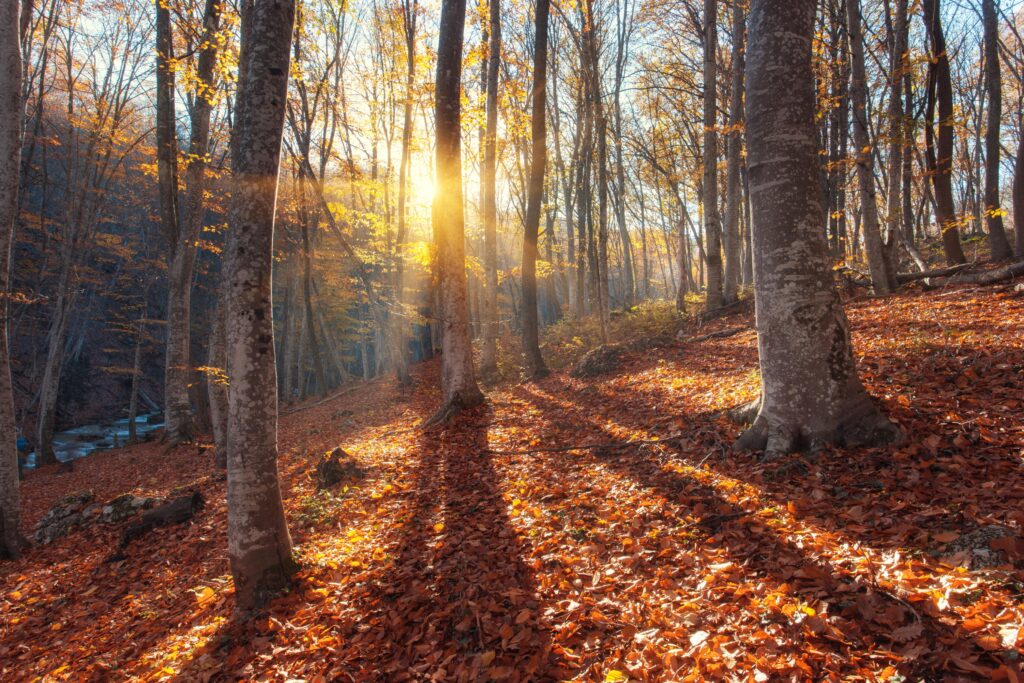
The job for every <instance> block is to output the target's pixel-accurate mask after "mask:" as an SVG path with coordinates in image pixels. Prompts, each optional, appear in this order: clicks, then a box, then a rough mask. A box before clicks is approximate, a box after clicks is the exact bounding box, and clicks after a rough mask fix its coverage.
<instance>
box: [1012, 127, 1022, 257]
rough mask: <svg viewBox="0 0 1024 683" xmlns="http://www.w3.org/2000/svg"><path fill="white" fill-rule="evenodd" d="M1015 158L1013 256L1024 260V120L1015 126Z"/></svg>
mask: <svg viewBox="0 0 1024 683" xmlns="http://www.w3.org/2000/svg"><path fill="white" fill-rule="evenodd" d="M1017 137H1018V139H1019V142H1018V143H1017V158H1016V159H1015V160H1014V163H1013V232H1014V235H1015V236H1016V243H1015V244H1014V255H1015V256H1016V257H1017V258H1019V259H1020V258H1024V120H1022V121H1021V123H1019V124H1018V126H1017Z"/></svg>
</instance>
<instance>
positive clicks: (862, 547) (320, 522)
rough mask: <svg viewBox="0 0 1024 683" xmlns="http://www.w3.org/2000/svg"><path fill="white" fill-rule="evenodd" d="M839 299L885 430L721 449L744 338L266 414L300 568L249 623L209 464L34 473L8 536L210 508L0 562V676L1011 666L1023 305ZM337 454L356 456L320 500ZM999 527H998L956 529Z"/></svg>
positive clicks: (1013, 299) (1020, 590)
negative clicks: (860, 436)
mask: <svg viewBox="0 0 1024 683" xmlns="http://www.w3.org/2000/svg"><path fill="white" fill-rule="evenodd" d="M849 312H850V318H851V321H852V325H853V334H854V344H855V348H856V349H858V352H859V354H860V356H859V358H858V362H859V368H860V370H861V373H862V375H863V377H864V380H865V382H866V384H867V386H868V388H869V391H870V392H871V394H872V395H874V396H877V397H879V399H880V400H881V401H882V402H883V403H884V407H885V409H886V410H887V412H888V413H889V414H890V415H891V416H892V417H893V419H895V420H896V421H897V422H898V423H899V424H900V425H901V426H902V427H903V428H904V429H905V430H906V432H907V435H908V438H907V440H906V441H905V442H904V443H902V444H900V445H895V446H889V447H886V448H876V449H861V450H834V449H831V448H829V449H826V450H824V451H822V452H819V453H814V454H806V453H805V454H802V455H792V456H786V457H783V458H781V459H778V460H774V461H770V462H762V461H760V460H758V459H757V458H756V457H755V456H754V455H753V454H747V453H734V452H732V451H731V450H730V448H729V445H730V444H731V442H732V440H733V439H734V438H735V436H736V434H737V433H738V431H739V430H740V427H739V426H738V425H736V424H734V423H733V422H731V421H730V420H729V418H728V417H727V416H725V415H724V414H723V410H724V409H726V408H730V407H732V406H734V405H737V404H739V403H741V402H743V401H746V400H749V399H750V398H752V397H753V396H754V395H755V393H756V392H757V390H758V381H757V371H756V368H757V355H756V346H755V335H754V332H753V330H752V329H749V328H747V329H745V330H744V331H741V332H739V333H737V334H734V335H731V336H728V337H722V338H712V339H707V340H705V341H702V342H698V343H684V342H665V343H664V344H663V345H662V346H660V347H658V348H655V349H653V350H646V351H635V352H626V354H625V356H624V358H623V365H622V367H621V368H620V369H618V370H616V371H613V372H612V373H610V374H606V375H602V376H598V377H596V378H592V379H585V380H577V379H572V378H570V377H569V375H568V374H567V373H565V372H563V371H560V372H557V373H555V374H553V375H552V376H551V377H550V378H548V379H546V380H543V381H541V382H538V383H530V384H506V385H502V386H498V387H495V388H492V390H491V392H490V395H489V399H490V400H489V404H488V405H487V406H486V407H483V408H478V409H474V410H473V411H469V412H467V413H464V414H462V415H461V416H459V417H458V418H456V419H455V420H454V421H453V422H451V423H450V424H449V425H448V426H445V427H434V428H429V429H423V428H420V427H418V426H417V425H418V423H419V422H420V421H421V420H422V418H424V417H426V416H428V415H429V414H430V412H431V411H432V410H433V408H435V407H436V405H437V400H438V397H437V396H436V395H435V387H436V385H437V382H436V374H437V366H436V361H435V362H431V363H427V364H421V365H419V366H415V367H414V368H413V374H414V377H415V379H416V386H417V389H416V391H415V392H414V393H412V394H411V395H410V394H409V392H407V391H404V390H402V391H400V390H399V389H398V388H396V387H395V386H394V383H393V381H390V380H388V379H380V380H376V381H373V382H370V383H366V384H364V385H360V386H358V388H356V389H350V390H348V391H343V392H342V393H340V394H338V395H336V396H335V397H334V398H331V399H329V400H327V401H322V402H319V403H313V404H309V405H307V406H306V407H304V408H301V409H299V410H297V411H295V412H293V413H291V414H288V415H286V416H283V417H282V420H281V434H280V446H281V448H280V450H281V459H282V462H281V468H282V486H283V489H284V496H285V501H286V503H285V504H286V508H287V511H288V516H289V520H290V524H291V527H292V529H293V532H294V536H295V542H296V545H297V549H298V554H299V557H300V560H301V563H302V571H301V573H300V574H299V578H298V581H297V583H296V585H295V587H294V588H293V590H291V591H290V592H289V593H288V594H286V595H284V596H282V597H280V598H278V599H277V600H275V601H274V602H273V603H271V605H270V606H269V608H268V610H267V611H266V612H265V613H264V614H262V615H261V616H260V617H259V618H257V619H256V620H254V621H253V622H250V623H247V624H245V625H238V624H236V622H234V621H233V620H232V618H231V609H232V602H233V600H232V598H231V593H232V585H231V581H230V578H229V576H230V575H229V574H228V573H227V561H226V539H225V536H224V534H225V531H224V529H225V524H224V519H225V507H224V495H225V482H224V477H223V475H222V474H221V473H220V472H219V471H218V470H216V469H215V468H214V466H213V464H212V460H211V458H210V457H209V455H208V453H206V452H204V451H202V450H201V449H197V448H196V447H192V446H181V447H178V448H177V449H176V450H174V451H173V452H170V453H167V454H164V453H162V451H161V449H162V447H161V446H159V445H157V444H143V445H139V446H135V447H132V448H128V449H123V450H120V451H113V452H109V453H101V454H96V455H93V456H90V457H89V458H87V459H85V460H81V461H79V462H78V463H76V466H75V469H74V471H73V472H71V473H64V474H62V473H59V472H58V471H57V470H55V469H44V470H42V471H39V472H33V473H30V474H28V475H27V477H26V479H25V481H24V482H23V491H24V495H23V500H24V511H23V518H24V520H25V525H26V529H25V531H26V533H27V532H28V531H29V530H30V528H31V526H32V525H33V524H34V523H35V522H36V521H37V520H38V519H39V518H40V517H41V516H42V515H43V514H44V513H45V511H46V510H47V509H48V508H49V507H50V506H52V505H53V504H54V503H55V502H56V501H57V500H58V499H59V498H60V497H62V496H63V495H65V494H67V493H70V492H75V491H80V490H83V489H89V490H92V491H93V492H94V494H95V495H96V498H97V500H108V499H111V498H113V497H115V496H117V495H119V494H122V493H125V492H132V493H136V494H138V495H146V496H149V495H153V496H168V495H169V494H170V493H171V492H172V491H174V490H175V489H178V488H197V489H198V490H200V491H201V492H202V493H203V495H204V496H205V498H206V500H207V506H206V507H205V508H204V509H203V510H202V511H201V512H200V513H199V515H198V516H197V517H196V519H195V521H194V523H192V524H189V525H183V526H168V527H164V528H160V529H158V530H156V531H154V532H152V533H151V534H149V535H147V536H145V537H143V538H140V539H138V540H137V541H135V542H134V543H133V544H131V545H129V546H128V547H127V549H126V550H125V551H124V555H125V557H124V559H123V560H119V561H117V560H115V561H108V560H109V559H110V557H111V555H112V554H113V552H114V549H115V546H116V544H117V539H118V537H119V534H120V532H121V531H122V530H123V529H122V527H123V526H124V525H125V524H128V522H125V523H123V524H116V525H105V524H95V525H92V526H88V527H84V528H83V529H80V530H78V531H74V532H73V533H72V534H71V535H70V536H68V537H66V538H63V539H60V540H58V541H56V542H54V543H53V544H51V545H48V546H42V547H34V548H31V549H29V550H27V551H26V553H25V556H24V558H23V559H21V560H20V561H18V562H14V563H7V564H4V565H3V566H2V567H0V572H2V574H0V601H2V616H0V678H3V679H4V680H53V681H62V680H179V681H195V680H200V681H205V680H237V679H258V680H282V681H283V680H296V679H301V680H308V681H320V680H356V681H367V680H428V679H429V680H454V681H475V680H508V681H525V680H560V679H572V680H591V681H626V680H637V681H679V680H754V681H769V680H872V681H874V680H901V679H900V678H899V676H904V677H906V679H909V680H974V679H977V680H988V679H992V680H1006V681H1019V680H1021V675H1022V674H1021V669H1020V664H1019V659H1018V656H1017V655H1018V654H1019V652H1020V648H1021V647H1022V646H1024V631H1022V629H1024V563H1022V559H1024V555H1022V550H1024V548H1022V541H1021V538H1020V531H1019V530H1020V529H1021V526H1022V525H1024V512H1022V510H1024V507H1022V502H1024V470H1022V468H1021V460H1020V457H1021V449H1022V447H1024V433H1022V431H1021V426H1020V420H1019V415H1020V410H1021V407H1022V406H1021V401H1022V396H1024V394H1022V390H1024V375H1022V368H1024V345H1022V343H1021V340H1020V335H1019V330H1020V326H1021V324H1022V322H1024V299H1022V298H1021V297H1020V295H1019V293H1018V292H1015V291H1014V290H1013V289H1010V288H949V289H945V290H940V291H937V292H931V293H923V292H920V291H909V292H906V293H904V294H901V295H899V296H896V297H892V298H890V299H886V300H878V299H871V300H862V301H854V302H852V303H851V305H850V306H849ZM750 322H751V321H750V319H749V315H748V314H737V315H733V316H731V317H726V318H723V319H720V320H718V321H716V322H714V323H713V324H710V325H707V326H705V327H704V328H703V329H700V330H698V329H695V327H694V325H693V324H692V323H691V324H689V326H688V327H687V329H686V330H685V334H684V337H686V336H691V337H692V336H695V335H698V334H706V333H709V332H714V331H716V330H720V329H728V328H734V327H737V326H741V327H747V326H749V324H750ZM339 446H340V447H342V448H343V449H344V452H345V453H347V454H351V458H353V459H354V460H355V461H356V464H357V465H358V469H359V471H360V472H361V476H358V477H352V478H350V479H349V480H346V481H343V482H340V483H339V484H337V485H336V486H335V487H333V488H330V489H327V490H322V491H318V490H317V484H316V481H315V471H316V465H317V463H318V462H319V460H320V458H321V457H322V456H323V454H324V453H326V452H328V451H331V450H332V449H334V448H336V447H339ZM995 525H998V526H1000V527H1006V528H1008V529H1011V530H1013V529H1016V530H1017V531H1016V532H1014V533H1015V534H1016V535H1014V534H1011V535H1008V536H1004V537H1001V538H997V539H995V540H992V541H991V543H989V544H987V547H984V546H985V545H986V544H982V545H981V546H978V547H976V548H973V547H967V548H964V547H963V546H964V543H963V540H964V539H969V538H971V537H972V535H977V530H978V529H984V528H989V527H993V526H995ZM985 558H987V559H989V560H991V561H988V562H980V561H979V559H985Z"/></svg>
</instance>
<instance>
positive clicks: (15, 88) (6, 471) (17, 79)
mask: <svg viewBox="0 0 1024 683" xmlns="http://www.w3.org/2000/svg"><path fill="white" fill-rule="evenodd" d="M20 4H21V3H19V2H17V0H9V1H8V2H5V3H3V4H2V5H0V92H5V93H7V97H3V98H0V557H2V556H6V557H9V558H12V559H17V558H18V557H20V556H21V546H22V537H21V489H20V486H19V483H18V445H17V440H18V436H17V432H16V429H15V416H14V392H13V387H12V385H11V361H10V353H9V349H8V345H7V309H8V297H7V294H8V292H9V289H10V279H9V271H10V261H11V242H12V241H13V238H14V221H15V219H16V218H17V212H18V182H19V178H20V172H21V120H22V119H21V115H22V109H21V97H19V96H18V93H20V92H21V45H20V40H19V38H20V36H19V31H18V29H19V27H20V25H21V24H20V22H19V6H20Z"/></svg>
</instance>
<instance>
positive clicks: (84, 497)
mask: <svg viewBox="0 0 1024 683" xmlns="http://www.w3.org/2000/svg"><path fill="white" fill-rule="evenodd" d="M93 498H94V496H93V492H92V491H79V492H77V493H71V494H69V495H67V496H64V497H63V498H61V499H60V500H59V501H58V502H57V504H56V505H54V506H53V507H52V508H50V511H49V512H47V513H46V514H45V515H43V518H42V519H40V520H39V522H37V523H36V528H35V539H36V543H39V544H41V545H46V544H48V543H52V542H53V541H55V540H57V539H58V538H61V537H63V536H67V535H68V534H69V533H70V532H71V530H72V529H74V528H75V527H77V526H80V525H81V524H82V523H83V522H86V521H88V520H89V519H90V518H91V517H93V516H95V512H94V510H93V508H94V507H95V506H92V507H90V509H89V510H88V516H86V514H85V513H86V506H88V505H89V503H91V502H92V500H93Z"/></svg>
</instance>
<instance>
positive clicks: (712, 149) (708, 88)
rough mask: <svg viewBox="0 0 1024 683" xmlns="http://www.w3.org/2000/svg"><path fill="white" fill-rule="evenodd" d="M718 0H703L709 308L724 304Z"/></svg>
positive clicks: (704, 199)
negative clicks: (719, 168)
mask: <svg viewBox="0 0 1024 683" xmlns="http://www.w3.org/2000/svg"><path fill="white" fill-rule="evenodd" d="M717 121H718V0H704V147H703V149H704V159H703V164H704V166H703V171H704V177H703V180H702V181H701V204H702V205H703V207H704V234H705V235H706V237H707V267H708V291H707V308H708V310H709V311H710V310H714V309H716V308H721V307H722V225H721V221H720V220H719V215H718V129H717V127H716V126H717Z"/></svg>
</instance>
